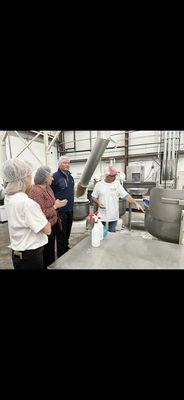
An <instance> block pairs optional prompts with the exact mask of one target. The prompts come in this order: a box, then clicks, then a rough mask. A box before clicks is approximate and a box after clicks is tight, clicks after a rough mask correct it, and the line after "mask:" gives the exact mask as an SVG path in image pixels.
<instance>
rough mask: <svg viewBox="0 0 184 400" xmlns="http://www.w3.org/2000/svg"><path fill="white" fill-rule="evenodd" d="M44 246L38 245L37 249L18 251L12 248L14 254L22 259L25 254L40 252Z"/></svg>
mask: <svg viewBox="0 0 184 400" xmlns="http://www.w3.org/2000/svg"><path fill="white" fill-rule="evenodd" d="M43 247H44V246H41V247H38V248H37V249H33V250H25V251H16V250H12V252H13V255H14V256H15V257H19V258H20V260H22V259H23V255H24V254H29V253H38V252H39V251H40V250H41V249H42V248H43Z"/></svg>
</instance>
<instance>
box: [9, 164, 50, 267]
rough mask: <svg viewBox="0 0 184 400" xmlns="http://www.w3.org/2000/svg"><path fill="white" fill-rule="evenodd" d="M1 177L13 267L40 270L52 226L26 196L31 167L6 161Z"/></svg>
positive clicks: (30, 183) (30, 179) (33, 202)
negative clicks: (3, 186)
mask: <svg viewBox="0 0 184 400" xmlns="http://www.w3.org/2000/svg"><path fill="white" fill-rule="evenodd" d="M2 176H3V179H4V181H5V184H6V187H5V207H6V212H7V216H8V228H9V235H10V248H11V249H12V261H13V265H14V268H15V269H25V270H29V269H31V270H32V269H36V270H43V248H44V245H45V244H46V243H47V242H48V237H47V235H50V233H51V224H50V222H48V221H47V219H46V217H45V215H44V214H43V212H42V210H41V208H40V206H39V204H37V203H36V202H35V201H33V200H32V199H30V198H29V197H28V195H27V193H28V192H29V190H30V188H31V185H32V169H31V166H30V164H29V163H27V162H26V161H22V160H19V159H11V160H7V161H6V162H5V163H4V164H3V165H2Z"/></svg>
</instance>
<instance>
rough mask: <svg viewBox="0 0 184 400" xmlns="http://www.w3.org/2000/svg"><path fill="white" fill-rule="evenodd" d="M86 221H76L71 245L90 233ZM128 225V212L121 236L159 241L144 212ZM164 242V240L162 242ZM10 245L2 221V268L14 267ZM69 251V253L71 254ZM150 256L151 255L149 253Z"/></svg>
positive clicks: (123, 218) (176, 248)
mask: <svg viewBox="0 0 184 400" xmlns="http://www.w3.org/2000/svg"><path fill="white" fill-rule="evenodd" d="M85 225H86V223H85V221H79V222H74V223H73V226H72V233H71V236H70V246H71V247H74V246H76V245H77V244H78V243H79V242H80V241H81V240H82V239H84V238H85V237H87V236H89V235H90V231H86V229H85ZM127 225H128V212H127V213H126V214H125V215H124V216H123V217H122V230H121V237H122V238H123V237H124V238H125V240H126V239H128V238H135V239H136V238H139V239H140V238H142V239H148V240H152V241H158V242H161V241H159V240H158V239H156V238H154V237H153V236H152V235H150V234H149V233H148V232H146V231H145V230H144V214H142V213H139V212H136V211H135V212H132V230H131V231H129V230H128V228H127ZM161 243H164V242H161ZM8 245H9V233H8V224H7V223H4V224H1V223H0V269H13V265H12V261H11V250H10V249H9V248H8ZM170 245H171V247H172V244H168V246H170ZM175 246H176V247H175V251H176V252H177V250H178V251H179V247H180V246H178V245H175ZM69 253H70V252H68V253H67V254H69ZM149 258H150V255H149Z"/></svg>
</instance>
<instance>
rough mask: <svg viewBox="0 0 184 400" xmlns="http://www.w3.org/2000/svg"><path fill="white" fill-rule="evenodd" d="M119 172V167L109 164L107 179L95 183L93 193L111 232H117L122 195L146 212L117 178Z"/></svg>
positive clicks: (104, 221)
mask: <svg viewBox="0 0 184 400" xmlns="http://www.w3.org/2000/svg"><path fill="white" fill-rule="evenodd" d="M118 173H119V171H118V169H117V168H115V167H112V166H111V165H109V166H108V167H107V169H106V171H105V179H104V180H103V181H101V182H98V183H97V184H96V185H95V188H94V190H93V193H92V198H93V200H94V202H95V203H96V204H98V207H99V212H100V214H101V221H102V223H103V224H104V225H105V224H106V222H108V224H109V232H116V226H117V222H118V220H119V198H120V197H121V198H122V199H126V200H127V201H128V202H129V203H131V204H134V205H135V207H136V208H137V209H138V210H141V211H142V212H144V209H143V207H142V206H141V205H140V204H138V203H137V202H136V200H135V199H133V197H131V196H130V195H129V193H128V192H126V190H125V189H124V188H123V186H122V185H121V184H120V182H119V181H117V180H116V176H117V174H118Z"/></svg>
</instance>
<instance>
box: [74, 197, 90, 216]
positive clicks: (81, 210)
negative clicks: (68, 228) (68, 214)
mask: <svg viewBox="0 0 184 400" xmlns="http://www.w3.org/2000/svg"><path fill="white" fill-rule="evenodd" d="M89 213H90V202H89V201H88V200H87V201H80V202H77V201H76V202H75V203H74V208H73V219H74V221H81V220H83V219H85V218H86V217H87V216H88V215H89Z"/></svg>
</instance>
